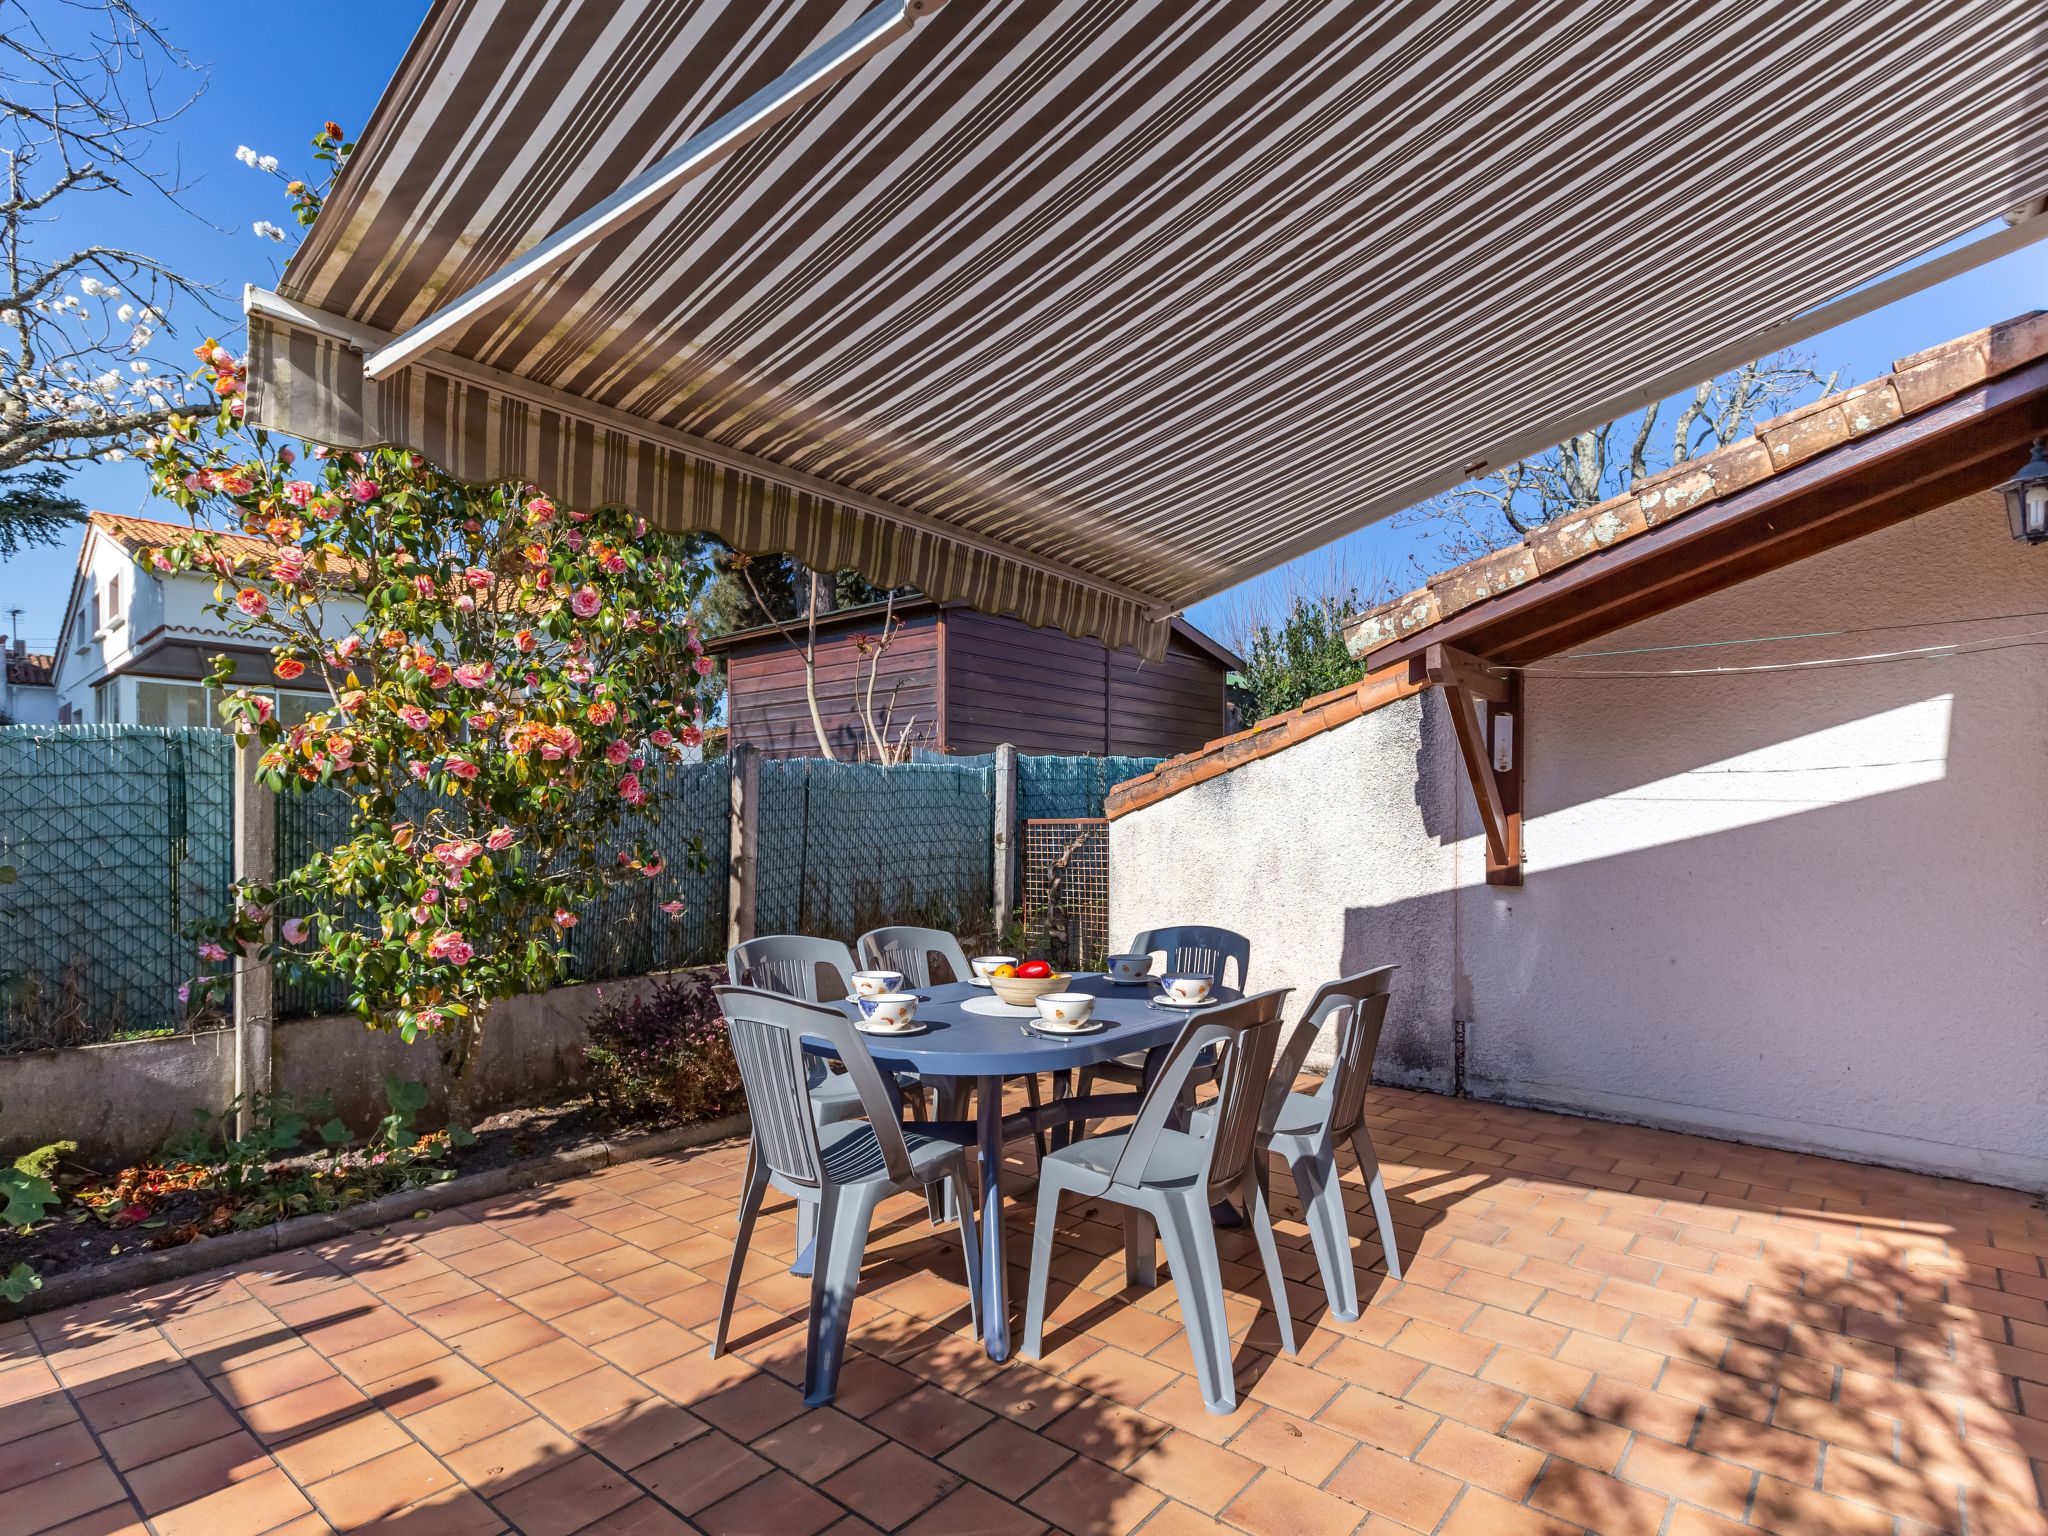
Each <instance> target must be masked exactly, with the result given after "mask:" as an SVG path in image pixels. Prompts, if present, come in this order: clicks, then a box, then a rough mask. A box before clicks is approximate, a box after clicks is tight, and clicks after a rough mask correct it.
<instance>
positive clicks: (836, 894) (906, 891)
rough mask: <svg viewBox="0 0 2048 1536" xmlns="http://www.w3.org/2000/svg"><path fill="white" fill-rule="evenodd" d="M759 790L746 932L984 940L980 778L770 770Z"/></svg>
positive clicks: (926, 767) (877, 770) (808, 761)
mask: <svg viewBox="0 0 2048 1536" xmlns="http://www.w3.org/2000/svg"><path fill="white" fill-rule="evenodd" d="M760 783H761V791H760V796H761V804H760V815H759V818H758V821H757V827H758V835H759V853H758V859H757V864H756V876H755V898H754V927H755V931H756V932H759V933H802V934H809V935H812V936H814V937H818V938H834V939H841V940H844V941H846V942H848V943H851V942H852V941H853V940H854V939H855V938H856V937H858V936H859V935H860V934H862V933H864V932H866V931H867V930H868V929H870V928H878V927H881V926H883V925H885V924H890V923H915V924H922V925H925V926H929V927H934V928H946V929H949V930H951V931H953V932H955V933H966V934H975V933H983V932H986V931H987V929H988V926H989V921H990V917H991V914H992V909H993V906H994V892H993V888H992V884H991V849H990V839H991V833H992V830H993V822H992V816H993V807H994V798H995V776H994V772H993V770H992V769H990V768H987V767H978V766H970V765H962V764H955V763H899V764H897V765H895V766H894V767H887V768H885V767H882V766H881V765H879V764H874V763H838V762H828V761H826V760H824V759H822V758H793V759H788V760H784V761H777V760H773V759H770V760H766V761H763V762H762V764H761V780H760Z"/></svg>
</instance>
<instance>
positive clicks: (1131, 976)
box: [1103, 955, 1152, 981]
mask: <svg viewBox="0 0 2048 1536" xmlns="http://www.w3.org/2000/svg"><path fill="white" fill-rule="evenodd" d="M1103 963H1104V964H1105V965H1107V966H1108V967H1109V974H1110V977H1111V979H1112V980H1115V981H1143V980H1144V979H1145V978H1146V977H1147V976H1150V975H1151V974H1152V957H1151V956H1150V955H1111V956H1110V957H1109V958H1108V959H1107V960H1106V961H1104V962H1103Z"/></svg>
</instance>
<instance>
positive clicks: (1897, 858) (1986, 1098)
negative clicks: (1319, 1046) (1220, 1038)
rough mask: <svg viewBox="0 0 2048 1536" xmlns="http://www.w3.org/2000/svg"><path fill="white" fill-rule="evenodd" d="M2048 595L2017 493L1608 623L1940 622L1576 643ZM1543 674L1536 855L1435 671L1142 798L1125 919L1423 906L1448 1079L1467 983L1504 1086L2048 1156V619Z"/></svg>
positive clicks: (1313, 922) (1119, 849)
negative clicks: (1345, 720)
mask: <svg viewBox="0 0 2048 1536" xmlns="http://www.w3.org/2000/svg"><path fill="white" fill-rule="evenodd" d="M2043 610H2048V551H2042V550H2029V549H2026V548H2024V547H2022V546H2019V545H2016V544H2014V543H2013V542H2012V540H2011V539H2010V538H2009V537H2007V535H2006V532H2005V527H2004V519H2003V516H2002V513H2001V512H2000V511H1999V509H1998V507H1997V506H1996V505H1995V503H1994V502H1992V501H1991V500H1990V499H1989V498H1988V497H1985V498H1977V499H1975V500H1973V501H1969V502H1964V503H1959V504H1957V505H1956V506H1953V507H1949V508H1945V509H1943V510H1941V511H1939V512H1935V513H1930V514H1928V515H1925V516H1923V517H1920V518H1916V519H1914V520H1912V521H1910V522H1907V523H1904V524H1901V525H1899V526H1898V527H1895V528H1892V529H1889V530H1886V531H1884V532H1882V533H1878V534H1874V535H1871V536H1869V537H1867V538H1865V539H1861V540H1859V541H1857V542H1856V543H1854V544H1851V545H1848V546H1846V547H1844V548H1842V549H1839V550H1835V551H1832V552H1830V553H1828V554H1825V555H1820V556H1817V557H1815V558H1813V559H1811V560H1807V561H1805V562H1802V563H1801V564H1799V565H1796V566H1793V567H1790V568H1788V569H1786V570H1783V571H1779V572H1776V573H1774V574H1772V575H1770V576H1767V577H1763V578H1759V579H1758V580H1755V581H1752V582H1749V583H1746V584H1744V585H1743V586H1741V587H1738V588H1735V589H1733V590H1730V591H1728V592H1724V593H1720V594H1717V595H1716V596H1713V597H1710V598H1706V599H1703V600H1701V601H1699V602H1697V603H1693V604H1690V605H1688V606H1687V607H1685V608H1682V609H1679V610H1676V611H1674V612H1673V613H1670V614H1666V615H1663V616H1660V617H1659V618H1657V619H1655V620H1652V621H1649V622H1646V623H1644V624H1640V625H1637V626H1634V627H1632V628H1630V629H1628V630H1625V631H1619V632H1616V633H1614V634H1611V635H1607V636H1603V637H1601V639H1600V640H1599V641H1597V642H1595V643H1593V644H1591V645H1589V646H1587V647H1585V649H1588V650H1601V651H1618V650H1639V649H1641V648H1643V647H1649V646H1670V645H1691V644H1696V643H1697V642H1700V641H1705V640H1719V639H1734V638H1748V637H1754V636H1764V635H1784V634H1789V633H1807V632H1811V631H1815V630H1827V629H1860V630H1866V631H1867V630H1869V629H1871V627H1873V626H1889V625H1899V626H1906V625H1911V626H1922V627H1913V628H1899V629H1892V630H1886V631H1882V632H1875V633H1868V632H1867V633H1859V634H1850V635H1838V636H1832V637H1826V638H1816V639H1812V640H1808V641H1801V642H1790V643H1785V644H1780V645H1777V646H1772V647H1737V648H1732V649H1714V650H1707V651H1698V650H1686V651H1665V652H1661V653H1655V654H1649V655H1636V656H1629V657H1610V658H1606V659H1604V660H1602V661H1600V662H1598V663H1594V662H1576V663H1572V665H1575V666H1579V667H1586V668H1592V667H1595V666H1597V667H1598V668H1599V669H1601V670H1609V671H1621V670H1657V671H1664V670H1668V669H1672V668H1676V667H1684V666H1703V665H1705V666H1715V665H1748V664H1755V663H1758V662H1763V661H1774V662H1775V661H1785V660H1791V659H1799V658H1807V657H1818V656H1838V655H1846V654H1860V653H1871V652H1888V651H1896V650H1902V649H1907V648H1910V647H1917V646H1925V645H1929V644H1934V643H1937V642H1942V641H1952V640H1963V639H1969V638H1973V637H1981V636H1984V635H1988V634H2004V635H2012V634H2016V633H2018V632H2023V631H2030V630H2048V620H2043V619H2039V618H2034V619H2028V618H2025V617H2018V618H2011V617H2008V618H2005V619H2003V620H2001V621H1999V622H1993V623H1986V624H1978V625H1956V624H1941V623H1934V622H1933V621H1937V620H1952V619H1955V618H1957V617H1959V616H1966V615H1987V616H1996V615H2026V614H2029V613H2040V612H2042V611H2043ZM1547 665H1551V666H1556V665H1559V664H1558V663H1550V664H1547ZM1526 686H1527V697H1528V717H1527V720H1526V722H1525V729H1524V732H1523V735H1524V743H1523V746H1524V751H1525V754H1526V756H1525V771H1526V774H1527V783H1526V797H1525V804H1526V806H1527V822H1526V825H1525V841H1526V844H1527V849H1528V865H1527V882H1526V884H1525V885H1524V886H1523V887H1521V888H1520V889H1497V888H1492V887H1488V886H1487V885H1486V884H1485V883H1484V880H1483V869H1484V860H1483V858H1482V856H1481V851H1480V845H1479V842H1478V837H1477V825H1476V818H1475V815H1474V813H1473V811H1472V809H1471V801H1470V792H1469V790H1468V789H1467V788H1466V786H1465V785H1464V783H1463V775H1462V769H1461V768H1460V767H1458V766H1457V765H1456V763H1455V761H1454V758H1453V755H1452V753H1451V750H1450V747H1449V744H1448V740H1447V737H1446V734H1445V732H1444V730H1443V719H1442V714H1441V710H1440V709H1439V708H1437V707H1436V706H1435V705H1434V703H1432V705H1431V707H1430V709H1429V710H1428V711H1427V712H1424V711H1422V710H1419V709H1417V708H1416V707H1415V706H1412V705H1402V706H1396V707H1395V708H1394V709H1390V710H1386V711H1382V712H1380V713H1379V714H1377V715H1373V716H1368V717H1366V719H1364V720H1361V721H1359V722H1357V723H1355V724H1353V725H1350V726H1347V727H1344V728H1342V729H1340V730H1337V731H1333V732H1329V733H1327V734H1325V735H1324V736H1321V737H1317V738H1313V739H1311V740H1310V741H1307V742H1304V743H1301V744H1299V745H1297V746H1294V747H1291V748H1289V749H1287V750H1286V751H1284V752H1281V753H1279V754H1277V755H1276V756H1274V757H1271V758H1267V759H1264V760H1261V761H1258V762H1255V763H1252V764H1249V765H1247V766H1245V767H1242V768H1239V769H1237V770H1236V771H1234V772H1232V773H1230V774H1226V775H1224V776H1223V778H1221V779H1219V780H1214V781H1211V782H1210V783H1208V784H1205V785H1202V786H1200V787H1198V788H1196V789H1193V790H1190V791H1186V792H1184V793H1182V794H1180V795H1177V796H1174V797H1172V798H1171V799H1169V800H1166V801H1164V802H1161V803H1160V804H1159V805H1157V806H1154V807H1149V808H1147V809H1145V810H1143V811H1139V812H1135V813H1133V814H1131V815H1128V816H1126V817H1124V818H1122V819H1120V820H1119V821H1118V822H1116V823H1114V824H1113V826H1112V831H1111V850H1112V858H1113V870H1112V912H1113V913H1114V914H1115V919H1116V926H1117V929H1118V931H1119V932H1121V931H1123V930H1125V929H1127V928H1129V927H1132V926H1135V925H1137V924H1138V923H1139V922H1140V921H1143V922H1151V921H1155V920H1156V921H1164V920H1167V919H1170V918H1172V917H1174V916H1176V915H1180V914H1182V913H1185V914H1186V915H1187V916H1188V917H1190V918H1195V917H1200V918H1202V919H1213V920H1217V921H1226V922H1232V924H1233V926H1237V927H1240V928H1243V929H1245V930H1246V931H1247V932H1249V933H1250V934H1251V936H1252V939H1253V955H1254V964H1255V972H1254V975H1255V980H1257V981H1260V982H1269V981H1274V980H1280V979H1286V980H1297V976H1296V975H1295V972H1296V971H1298V970H1300V969H1303V968H1306V969H1308V970H1310V971H1316V972H1321V973H1323V974H1330V973H1333V972H1332V971H1331V966H1332V964H1333V962H1334V963H1337V964H1343V965H1346V966H1347V967H1348V964H1349V962H1350V960H1351V959H1353V958H1354V955H1353V954H1351V953H1347V952H1346V951H1345V949H1344V947H1343V945H1342V944H1341V943H1333V941H1332V936H1333V935H1334V934H1335V933H1336V932H1337V931H1338V930H1339V928H1341V927H1343V926H1345V925H1349V926H1350V927H1351V928H1352V929H1355V930H1356V931H1359V932H1363V933H1368V934H1372V935H1375V936H1379V935H1386V936H1389V937H1388V938H1387V939H1385V940H1382V941H1380V942H1382V943H1383V944H1384V945H1385V946H1386V947H1387V948H1388V949H1392V948H1395V947H1398V948H1399V949H1400V950H1401V954H1400V955H1399V956H1395V958H1401V959H1402V960H1403V963H1404V964H1407V965H1409V969H1407V970H1404V972H1403V973H1402V983H1403V993H1402V998H1401V1004H1400V1012H1401V1016H1402V1017H1403V1018H1404V1021H1405V1022H1404V1025H1403V1038H1404V1040H1405V1041H1406V1042H1407V1051H1408V1052H1409V1053H1415V1052H1418V1051H1420V1050H1422V1049H1423V1048H1424V1047H1428V1048H1439V1047H1440V1048H1441V1051H1442V1053H1443V1054H1442V1059H1441V1060H1440V1061H1420V1060H1413V1059H1411V1056H1410V1055H1409V1054H1404V1056H1403V1057H1402V1059H1401V1069H1400V1071H1399V1072H1396V1073H1389V1072H1388V1070H1387V1069H1388V1065H1389V1062H1388V1058H1387V1056H1386V1055H1385V1054H1384V1053H1383V1055H1382V1059H1381V1070H1382V1073H1383V1075H1389V1076H1396V1077H1399V1078H1401V1079H1403V1080H1410V1081H1414V1080H1418V1079H1421V1080H1429V1081H1442V1080H1445V1079H1447V1077H1448V1068H1449V1061H1448V1056H1449V1043H1448V1042H1449V1040H1450V1038H1451V1028H1452V1025H1451V1021H1452V1018H1453V1017H1454V1016H1455V1017H1460V1018H1462V1019H1463V1020H1464V1022H1465V1028H1466V1040H1467V1066H1466V1070H1467V1085H1468V1088H1469V1090H1470V1091H1471V1092H1473V1093H1474V1094H1476V1095H1479V1096H1482V1097H1490V1098H1500V1099H1508V1100H1514V1101H1517V1102H1523V1103H1531V1104H1538V1105H1546V1106H1551V1107H1556V1108H1564V1109H1575V1110H1581V1111H1585V1112H1589V1113H1596V1114H1604V1115H1612V1116H1616V1117H1619V1118H1622V1119H1627V1120H1634V1121H1642V1122H1646V1123H1653V1124H1664V1125H1672V1126H1680V1127H1685V1128H1691V1129H1697V1130H1704V1131H1708V1132H1710V1133H1714V1134H1719V1135H1726V1136H1731V1137H1734V1138H1736V1139H1741V1140H1749V1141H1761V1142H1770V1143H1775V1144H1780V1145H1789V1146H1795V1147H1803V1148H1811V1149H1814V1150H1819V1151H1826V1152H1831V1153H1837V1154H1840V1155H1845V1156H1850V1157H1857V1158H1864V1159H1868V1160H1873V1161H1878V1162H1884V1163H1890V1164H1895V1165H1898V1166H1903V1167H1914V1168H1921V1169H1926V1170H1929V1171H1935V1172H1943V1173H1958V1174H1963V1175H1967V1176H1972V1177H1977V1178H1982V1179H1988V1180H1992V1181H1995V1182H2002V1183H2010V1184H2017V1185H2021V1186H2025V1187H2040V1186H2048V1048H2044V1047H2048V876H2044V875H2043V873H2042V872H2043V871H2044V870H2048V812H2044V811H2043V808H2042V807H2043V788H2044V785H2048V646H2044V645H2042V644H2040V643H2034V644H2027V645H2019V646H2014V647H2012V648H2009V649H2004V650H1999V651H1994V652H1989V653H1985V654H1979V655H1974V656H1964V657H1955V658H1951V659H1947V660H1940V661H1928V660H1922V661H1907V662H1900V663H1892V664H1876V665H1865V666H1856V667H1842V668H1829V669H1824V670H1818V671H1809V672H1797V673H1774V674H1762V675H1747V676H1735V677H1717V678H1692V679H1680V678H1668V677H1659V678H1654V679H1624V678H1606V679H1598V680H1575V681H1564V680H1561V679H1557V678H1545V677H1540V676H1533V675H1532V676H1531V677H1530V678H1529V679H1528V680H1527V684H1526ZM1375 722H1377V724H1376V723H1375ZM1418 760H1419V761H1421V762H1422V763H1423V764H1424V765H1425V769H1426V772H1425V775H1424V782H1425V783H1426V784H1427V785H1429V786H1430V788H1428V789H1427V790H1424V791H1420V792H1419V791H1418V789H1417V784H1416V780H1415V765H1416V764H1417V762H1418ZM1445 775H1449V776H1450V777H1449V783H1450V784H1451V785H1453V786H1454V787H1455V790H1456V793H1455V794H1454V795H1451V796H1450V799H1451V806H1450V808H1449V809H1447V810H1440V811H1434V812H1431V813H1428V814H1425V809H1424V808H1425V807H1431V806H1439V805H1441V800H1440V798H1439V795H1438V789H1437V787H1436V786H1437V785H1438V784H1439V782H1440V781H1442V780H1443V779H1444V776H1445ZM1418 802H1419V803H1418ZM1175 844H1186V845H1188V846H1190V847H1192V848H1195V849H1197V850H1199V852H1198V853H1196V854H1193V855H1190V856H1189V857H1188V858H1187V859H1185V860H1184V861H1183V862H1181V863H1179V864H1177V865H1172V866H1168V865H1166V864H1164V863H1162V862H1160V855H1161V851H1162V849H1163V848H1164V847H1166V846H1169V845H1175ZM1304 849H1306V850H1307V851H1306V852H1304V851H1302V850H1304ZM1134 862H1135V863H1136V864H1137V865H1138V866H1139V867H1138V868H1136V869H1134V868H1133V864H1134ZM1238 867H1243V868H1246V869H1249V870H1252V871H1255V872H1256V874H1255V877H1254V878H1252V879H1248V880H1234V879H1232V878H1231V871H1232V870H1234V869H1236V868H1238ZM1283 868H1284V869H1285V870H1286V874H1285V875H1284V876H1283V875H1282V874H1281V870H1282V869H1283ZM1283 880H1284V882H1285V884H1286V886H1287V887H1288V888H1287V889H1286V890H1285V892H1284V893H1281V892H1278V891H1276V890H1275V889H1274V887H1275V886H1277V885H1279V884H1280V883H1282V882H1283ZM1233 919H1234V921H1233ZM1307 935H1314V936H1315V937H1313V938H1309V937H1305V936H1307ZM1394 935H1399V936H1400V937H1399V938H1398V940H1395V939H1393V938H1392V936H1394ZM1268 956H1271V957H1273V959H1272V964H1271V966H1270V968H1269V966H1268V964H1267V957H1268ZM1355 958H1356V959H1358V960H1359V961H1360V962H1361V963H1370V962H1371V960H1372V959H1374V958H1376V956H1375V955H1371V954H1367V953H1364V952H1359V953H1357V954H1356V955H1355ZM1411 962H1412V963H1411ZM1433 968H1434V969H1433ZM1425 972H1427V973H1428V974H1427V975H1425V974H1424V973H1425ZM1304 980H1305V978H1304Z"/></svg>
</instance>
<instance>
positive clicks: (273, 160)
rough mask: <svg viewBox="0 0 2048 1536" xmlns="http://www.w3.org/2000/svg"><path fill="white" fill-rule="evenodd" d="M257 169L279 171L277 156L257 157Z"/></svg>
mask: <svg viewBox="0 0 2048 1536" xmlns="http://www.w3.org/2000/svg"><path fill="white" fill-rule="evenodd" d="M256 169H257V170H259V171H271V172H275V171H276V170H277V156H275V155H259V156H257V158H256Z"/></svg>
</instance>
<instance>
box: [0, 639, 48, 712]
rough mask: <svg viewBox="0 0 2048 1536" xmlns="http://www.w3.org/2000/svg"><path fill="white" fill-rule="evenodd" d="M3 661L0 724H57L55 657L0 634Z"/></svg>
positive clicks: (0, 683) (22, 641) (0, 669)
mask: <svg viewBox="0 0 2048 1536" xmlns="http://www.w3.org/2000/svg"><path fill="white" fill-rule="evenodd" d="M0 648H4V649H5V653H6V661H5V665H4V667H0V723H4V724H7V725H54V724H56V723H57V685H56V681H55V672H56V660H57V659H56V657H54V656H52V655H50V654H49V653H48V652H47V651H31V650H30V649H29V648H28V642H27V641H25V640H22V639H19V638H16V639H13V640H9V639H6V638H5V637H0Z"/></svg>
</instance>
